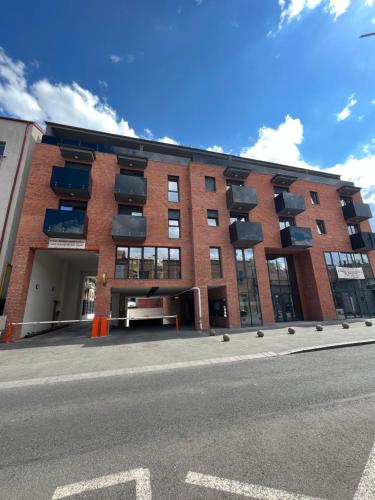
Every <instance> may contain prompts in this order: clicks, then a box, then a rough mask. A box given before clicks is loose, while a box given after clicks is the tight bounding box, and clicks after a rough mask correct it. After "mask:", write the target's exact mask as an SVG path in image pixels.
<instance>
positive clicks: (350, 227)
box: [348, 224, 360, 234]
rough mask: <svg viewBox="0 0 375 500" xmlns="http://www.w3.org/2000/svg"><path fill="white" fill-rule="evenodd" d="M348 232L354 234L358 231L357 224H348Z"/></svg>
mask: <svg viewBox="0 0 375 500" xmlns="http://www.w3.org/2000/svg"><path fill="white" fill-rule="evenodd" d="M348 232H349V234H356V233H359V232H360V228H359V224H348Z"/></svg>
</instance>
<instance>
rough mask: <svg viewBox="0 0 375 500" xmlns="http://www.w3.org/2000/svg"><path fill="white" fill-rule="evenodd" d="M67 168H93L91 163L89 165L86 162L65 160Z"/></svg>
mask: <svg viewBox="0 0 375 500" xmlns="http://www.w3.org/2000/svg"><path fill="white" fill-rule="evenodd" d="M65 167H66V168H75V169H76V170H86V171H87V170H89V171H90V170H91V165H87V164H86V163H75V162H73V161H66V162H65Z"/></svg>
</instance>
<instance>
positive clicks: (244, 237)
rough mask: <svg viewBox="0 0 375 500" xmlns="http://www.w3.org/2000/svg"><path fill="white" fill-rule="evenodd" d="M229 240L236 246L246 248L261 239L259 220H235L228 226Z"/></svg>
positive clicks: (259, 241)
mask: <svg viewBox="0 0 375 500" xmlns="http://www.w3.org/2000/svg"><path fill="white" fill-rule="evenodd" d="M229 236H230V242H231V243H232V245H233V246H235V247H237V248H247V247H252V246H254V245H256V244H257V243H261V242H262V241H263V230H262V224H261V223H260V222H241V221H238V220H237V221H235V222H233V223H232V224H231V225H230V226H229Z"/></svg>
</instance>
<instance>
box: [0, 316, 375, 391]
mask: <svg viewBox="0 0 375 500" xmlns="http://www.w3.org/2000/svg"><path fill="white" fill-rule="evenodd" d="M373 321H374V320H373ZM323 325H324V331H323V332H317V331H316V330H315V323H300V324H297V326H294V327H295V330H296V333H295V335H289V334H288V333H287V328H288V326H293V325H282V326H277V327H276V328H275V327H274V328H272V329H270V328H268V329H267V328H264V329H263V331H264V332H265V336H264V338H257V336H256V330H255V331H254V330H253V329H252V331H241V332H236V333H232V334H230V342H223V341H222V335H221V334H219V333H217V335H216V336H208V334H207V333H200V332H195V331H193V330H181V331H180V334H179V335H178V336H176V334H175V333H174V332H173V331H172V330H169V331H168V335H167V336H166V338H165V334H164V333H163V335H164V338H163V339H162V340H160V339H158V332H157V331H154V330H153V329H150V330H145V331H140V332H135V333H133V334H131V335H126V333H125V334H124V332H121V331H117V332H113V334H111V335H110V336H109V337H106V338H99V339H94V340H92V339H90V338H88V332H87V329H84V328H81V329H80V330H79V329H77V328H76V329H75V330H72V329H70V330H69V331H61V332H58V333H57V332H56V333H54V334H47V335H43V336H40V337H35V338H32V339H25V340H21V341H19V342H16V343H14V344H10V345H9V346H4V345H2V346H1V348H0V382H6V381H12V380H22V379H30V378H40V377H52V376H61V375H74V374H81V373H91V372H92V373H94V372H99V371H105V370H116V369H128V368H129V369H131V368H136V367H148V366H156V365H158V366H159V365H167V364H171V363H179V362H180V363H181V362H185V363H186V362H194V361H198V360H213V359H220V358H229V357H232V356H247V357H249V356H251V355H262V354H264V356H265V357H266V356H269V355H270V353H271V354H280V355H281V354H287V352H288V351H296V350H303V349H311V348H315V347H318V346H325V345H330V344H343V345H344V344H347V343H351V342H370V341H374V343H375V321H374V326H371V327H366V326H365V323H364V320H362V319H361V320H353V321H351V323H350V329H348V330H344V329H343V328H342V326H341V323H340V324H324V323H323ZM238 360H240V359H238Z"/></svg>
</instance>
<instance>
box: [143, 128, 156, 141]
mask: <svg viewBox="0 0 375 500" xmlns="http://www.w3.org/2000/svg"><path fill="white" fill-rule="evenodd" d="M144 133H145V137H146V139H153V138H154V134H153V133H152V130H150V129H149V128H145V129H144Z"/></svg>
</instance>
